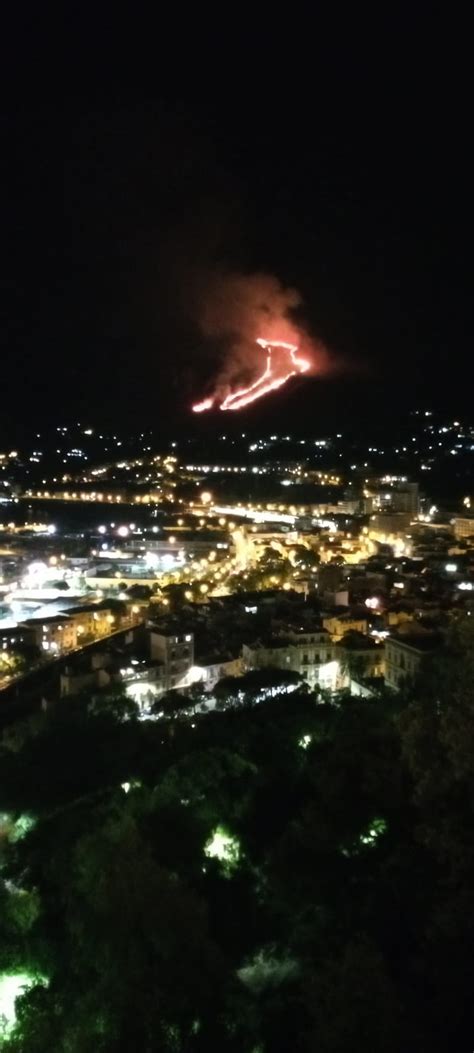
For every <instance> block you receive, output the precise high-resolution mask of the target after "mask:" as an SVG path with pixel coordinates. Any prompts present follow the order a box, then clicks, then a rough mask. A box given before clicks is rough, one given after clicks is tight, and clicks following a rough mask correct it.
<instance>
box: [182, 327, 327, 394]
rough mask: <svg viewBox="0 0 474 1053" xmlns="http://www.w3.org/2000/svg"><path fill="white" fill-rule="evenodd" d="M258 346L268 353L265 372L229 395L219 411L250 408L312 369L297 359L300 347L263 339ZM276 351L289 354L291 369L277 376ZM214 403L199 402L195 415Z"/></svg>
mask: <svg viewBox="0 0 474 1053" xmlns="http://www.w3.org/2000/svg"><path fill="white" fill-rule="evenodd" d="M257 344H259V345H260V347H262V348H263V349H264V351H266V352H267V364H266V367H265V370H264V372H263V373H262V375H261V376H260V377H258V378H257V380H256V381H254V383H253V384H250V385H249V387H247V388H238V389H237V391H234V392H233V394H230V395H227V396H226V398H225V399H224V401H223V402H222V403H221V405H220V406H219V409H221V410H238V409H243V407H244V406H249V405H250V403H251V402H255V401H256V400H257V399H260V398H262V396H263V395H268V393H269V392H270V391H277V389H278V388H281V387H283V384H286V382H287V380H289V379H290V377H295V376H296V375H297V374H298V373H306V372H307V370H308V369H310V366H311V363H310V362H308V361H307V359H305V358H299V357H297V354H296V353H297V351H298V347H297V345H296V344H287V343H285V341H283V340H263V339H262V338H261V337H259V339H258V340H257ZM274 349H277V350H278V351H287V352H288V359H289V361H288V366H290V367H291V368H289V369H287V372H283V373H280V372H278V373H277V374H276V375H275V370H274V368H273V365H272V351H273V350H274ZM214 401H215V400H214V398H207V399H203V401H202V402H197V403H196V404H195V405H194V406H193V411H194V413H203V412H204V410H208V409H211V408H212V406H213V405H214Z"/></svg>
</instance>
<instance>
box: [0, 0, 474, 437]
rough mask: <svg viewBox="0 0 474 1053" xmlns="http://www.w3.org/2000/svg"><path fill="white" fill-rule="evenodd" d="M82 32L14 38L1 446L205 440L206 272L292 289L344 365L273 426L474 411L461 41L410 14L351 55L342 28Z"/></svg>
mask: <svg viewBox="0 0 474 1053" xmlns="http://www.w3.org/2000/svg"><path fill="white" fill-rule="evenodd" d="M73 11H74V12H75V8H73ZM336 14H337V13H336ZM85 17H86V16H84V18H85ZM84 18H83V17H81V14H80V13H79V11H77V12H76V22H75V24H73V25H72V26H69V27H66V26H63V27H61V26H59V27H58V26H57V25H56V26H55V27H54V32H53V31H52V32H51V33H50V32H49V31H48V27H45V26H44V25H43V26H42V27H41V34H40V37H39V38H37V37H36V36H35V33H36V30H35V27H31V26H29V27H28V32H27V33H26V34H25V27H24V26H17V25H16V26H14V27H13V26H12V34H11V39H10V45H11V46H9V45H8V38H7V43H6V45H5V50H6V55H5V62H6V73H5V72H4V76H5V78H6V79H5V90H4V91H3V92H2V98H1V102H0V111H1V129H2V140H3V150H2V153H3V156H4V166H3V180H4V186H3V192H2V213H3V215H2V257H3V267H2V301H3V303H2V315H3V323H2V365H3V369H2V379H3V399H2V413H3V430H4V431H8V428H9V426H10V424H14V425H15V428H16V430H18V427H20V428H21V426H22V425H23V422H25V423H26V424H29V423H30V422H31V421H32V420H35V421H36V420H38V421H40V420H48V419H49V420H51V421H52V422H53V423H54V422H55V421H56V419H58V420H61V421H67V420H69V419H75V418H77V419H81V420H82V421H84V420H86V419H87V420H88V421H89V422H91V423H94V421H97V420H98V419H99V418H101V419H106V420H110V421H114V420H116V419H122V420H124V421H125V422H126V423H127V422H128V421H130V424H131V425H132V426H134V427H135V425H136V424H137V423H143V424H145V425H154V426H159V427H162V428H163V429H164V430H166V429H167V428H173V427H177V426H179V427H186V424H187V422H188V417H187V412H186V407H187V405H188V403H189V401H190V400H192V399H193V398H194V397H195V396H199V395H200V394H201V393H202V390H203V388H204V386H205V384H206V382H207V380H208V379H209V377H210V376H211V375H212V372H213V370H214V368H215V365H216V362H215V354H216V352H215V348H213V347H211V346H210V345H209V343H208V342H207V341H205V340H203V338H202V336H201V335H200V334H199V332H198V330H197V328H196V326H195V325H194V324H193V321H192V319H191V316H190V312H189V310H188V300H189V297H188V293H189V289H188V288H187V283H188V280H189V273H190V270H192V271H194V272H199V270H200V268H202V269H203V270H205V269H206V268H207V267H209V266H212V267H217V268H233V269H237V270H239V271H242V272H244V273H247V272H252V271H254V270H265V271H268V272H269V273H271V274H274V275H276V276H277V277H278V278H279V279H280V280H281V281H282V282H283V283H284V284H290V285H292V286H296V287H297V288H298V289H299V290H300V291H301V293H302V296H303V298H304V302H305V317H306V322H307V324H308V326H309V327H310V329H312V331H313V332H314V333H315V334H316V335H317V336H319V337H320V338H322V339H323V340H324V341H325V343H326V344H327V345H328V347H329V349H330V351H331V352H332V356H333V359H334V362H335V363H337V372H336V373H335V375H334V377H332V378H331V379H330V380H327V381H324V382H322V381H320V382H318V381H305V382H302V381H301V382H297V383H296V387H295V388H294V390H293V391H292V392H291V393H290V395H289V396H286V395H285V396H284V397H283V396H278V397H277V398H278V405H277V404H275V405H276V407H277V409H278V413H280V412H281V411H282V410H284V411H285V412H287V413H288V415H289V418H290V419H291V418H292V417H293V418H295V419H296V418H297V419H298V422H299V424H300V425H301V424H302V423H303V425H305V424H307V426H308V427H312V425H313V422H314V420H315V419H317V418H319V417H320V416H324V414H326V416H327V415H328V414H330V416H331V420H332V417H333V415H334V414H336V416H337V414H339V415H341V416H345V415H346V414H349V415H351V414H352V416H353V417H354V416H355V418H357V413H358V412H360V413H366V412H367V411H370V407H371V406H374V407H376V408H377V411H379V412H381V413H383V414H386V415H387V419H390V415H391V414H395V415H396V414H398V413H399V412H401V411H402V410H403V409H404V408H408V407H410V406H412V405H417V404H418V403H419V402H420V403H422V404H423V405H430V404H432V405H437V406H438V407H439V408H440V409H444V408H446V409H449V410H451V409H457V408H458V407H459V412H461V410H464V411H465V410H467V409H468V407H469V403H470V397H471V392H470V388H469V384H468V382H467V369H468V364H469V359H470V354H471V339H472V322H471V300H472V281H471V270H472V269H471V240H472V204H471V200H472V174H473V173H472V163H471V161H470V150H471V145H470V140H471V114H470V102H469V94H470V91H472V84H471V83H470V77H469V73H468V72H467V70H468V66H467V60H468V58H469V56H468V54H467V53H466V48H465V47H464V45H463V37H464V32H463V27H462V26H460V25H454V24H450V22H449V20H448V21H447V22H446V19H445V18H443V17H442V16H441V15H440V17H439V19H437V18H436V16H432V18H431V20H430V19H428V18H427V17H426V15H425V16H424V17H423V18H420V21H419V23H418V24H416V25H415V24H414V22H413V16H412V15H410V14H409V9H408V8H407V11H406V13H405V14H404V12H403V10H402V9H401V10H400V12H399V15H398V16H395V17H394V18H393V21H392V22H386V23H383V24H382V23H381V22H379V24H376V25H374V24H370V26H369V25H368V26H364V25H362V24H360V23H359V22H354V25H353V26H346V32H345V34H344V38H343V39H342V38H341V34H340V28H339V27H338V26H337V22H338V18H337V17H336V18H335V21H334V26H333V27H331V28H328V27H327V26H325V27H324V31H322V30H321V31H319V30H318V26H315V25H313V24H310V23H305V22H304V20H303V21H302V20H301V17H300V18H299V19H298V21H297V22H296V21H295V22H294V23H290V25H289V26H287V25H286V24H284V23H278V24H276V25H275V24H274V23H271V24H269V25H268V26H267V25H265V24H263V25H261V26H256V25H255V24H254V22H252V23H251V24H250V26H246V25H240V26H237V27H233V26H219V25H216V24H214V25H213V26H212V28H210V29H209V30H208V29H207V28H206V27H203V26H202V25H201V26H199V24H198V25H197V26H196V27H193V26H191V25H187V27H186V28H187V35H186V40H185V41H183V39H182V37H181V36H180V34H179V32H177V31H176V29H175V30H173V31H171V30H169V29H168V30H167V31H165V30H164V29H163V27H162V28H161V31H160V32H159V33H158V36H156V35H155V36H153V35H152V37H151V40H148V41H147V40H146V38H147V31H146V27H143V26H142V27H141V30H140V33H139V34H138V46H137V47H133V49H132V48H131V47H128V46H127V32H128V28H129V27H128V24H127V22H126V21H124V22H123V23H122V24H121V26H120V27H119V38H120V47H118V48H117V47H115V45H114V44H113V43H112V40H111V38H109V25H108V24H105V18H104V24H103V25H97V22H95V23H94V25H93V27H92V26H91V24H90V23H89V22H88V21H87V19H86V21H84ZM135 28H136V27H135ZM92 29H93V32H92ZM194 33H196V34H197V36H194ZM150 34H151V27H150ZM91 38H92V39H93V46H92V47H89V45H90V39H91ZM20 43H21V47H20V46H19V44H20ZM140 45H143V46H140ZM150 45H151V46H150ZM58 56H59V61H58ZM144 71H145V74H146V75H145V76H143V73H144ZM282 398H283V401H282ZM338 407H339V408H338ZM252 412H253V416H252V420H253V422H254V423H255V421H256V420H257V416H256V411H255V410H254V411H252ZM334 420H335V423H336V424H337V425H338V427H340V426H342V423H343V421H342V420H336V417H335V418H334ZM189 424H190V426H195V425H196V421H195V419H194V420H193V422H192V424H191V422H189Z"/></svg>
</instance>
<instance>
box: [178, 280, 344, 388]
mask: <svg viewBox="0 0 474 1053" xmlns="http://www.w3.org/2000/svg"><path fill="white" fill-rule="evenodd" d="M195 303H196V315H197V321H198V324H199V327H200V329H201V332H202V334H203V336H205V337H207V338H211V339H212V340H214V341H216V343H217V344H218V346H219V349H220V351H221V353H222V356H223V363H222V366H221V368H220V370H219V372H218V375H217V378H216V381H215V386H214V394H215V395H217V396H223V397H224V396H225V395H227V394H228V393H229V391H231V390H232V389H233V388H234V387H235V386H236V385H239V384H242V383H249V382H252V381H253V380H255V378H256V377H257V376H258V375H259V374H260V373H261V372H262V369H263V368H264V365H265V354H264V352H263V350H262V348H261V346H259V345H258V344H257V343H256V341H257V340H259V339H262V338H263V340H266V341H267V342H269V343H271V342H272V341H275V342H276V341H280V342H281V341H284V342H286V343H288V344H295V345H297V347H298V349H299V351H301V352H303V353H304V356H305V358H306V359H307V360H309V362H310V364H311V369H312V370H313V371H314V370H316V371H318V372H319V371H320V370H322V368H323V367H324V364H325V352H324V349H323V347H322V346H321V345H320V344H319V343H317V342H316V341H314V340H312V339H310V338H309V336H308V334H307V333H306V332H305V330H304V328H303V326H302V324H301V323H300V321H299V319H298V313H299V312H298V309H299V308H300V307H301V305H302V298H301V296H300V293H299V292H298V291H297V290H296V289H292V288H285V287H284V286H283V285H282V284H281V283H280V282H279V281H278V279H277V278H275V277H273V276H272V275H269V274H249V275H242V274H236V273H227V274H216V273H214V274H211V275H209V274H208V275H207V277H206V280H205V282H204V283H202V284H201V286H200V289H199V293H198V295H197V298H196V302H195Z"/></svg>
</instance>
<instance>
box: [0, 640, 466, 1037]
mask: <svg viewBox="0 0 474 1053" xmlns="http://www.w3.org/2000/svg"><path fill="white" fill-rule="evenodd" d="M473 673H474V653H473V648H472V635H471V633H470V632H468V630H467V629H466V628H462V629H460V630H459V631H458V632H457V633H456V635H455V636H454V637H453V639H452V641H451V645H450V648H449V649H448V651H447V653H446V654H445V655H444V656H443V658H442V659H439V661H438V663H437V665H436V666H435V667H434V668H433V669H432V671H431V673H426V674H425V675H424V676H423V678H422V679H421V680H420V682H419V683H418V684H416V685H414V686H413V688H412V689H410V691H409V692H407V694H406V696H405V697H399V698H397V699H393V698H390V697H388V696H387V697H382V698H380V699H377V700H360V699H339V700H338V701H337V703H336V702H327V701H326V702H321V701H319V702H318V704H316V701H315V699H314V698H313V696H311V695H309V694H307V693H304V692H303V691H299V690H296V691H294V692H293V693H291V694H287V693H281V694H277V695H276V696H275V697H273V698H269V699H268V700H267V701H263V702H259V703H258V704H257V703H255V702H254V701H252V699H254V697H255V696H254V695H252V694H251V693H250V694H249V696H248V698H247V699H244V701H243V702H242V700H240V702H239V704H236V703H235V700H234V704H232V703H231V704H230V708H227V709H225V708H224V709H221V710H218V711H216V712H214V713H209V714H207V715H205V716H199V715H195V714H193V715H191V716H186V715H184V716H183V713H182V711H181V712H180V709H179V707H176V709H175V711H174V712H171V711H170V713H169V715H168V716H167V717H166V719H164V720H163V719H159V720H155V721H149V722H142V721H139V720H138V719H137V716H136V713H135V711H134V708H133V706H132V705H131V704H128V703H126V702H124V700H122V699H120V698H118V699H102V700H100V699H99V700H96V701H95V702H93V701H91V700H89V699H84V698H82V699H76V700H65V701H64V702H62V703H60V704H59V705H58V706H57V707H56V708H54V709H52V710H51V711H50V712H48V713H46V714H44V716H42V717H41V720H40V722H39V725H38V726H37V727H35V729H34V732H33V733H30V734H27V735H23V734H18V735H17V736H16V738H15V737H14V736H12V737H11V738H10V741H9V747H8V748H6V747H5V748H4V749H3V752H2V755H1V758H0V761H1V764H0V773H1V774H0V811H1V812H2V813H3V814H2V816H1V817H0V822H1V830H0V832H1V834H2V839H1V845H2V848H1V852H2V857H1V862H2V872H1V878H2V880H1V883H0V926H1V943H0V954H1V962H0V970H1V974H2V975H1V977H0V1012H1V1011H2V1008H1V1007H2V1004H6V1001H5V999H6V995H5V998H4V1001H3V1003H2V984H3V990H4V992H7V993H8V992H10V994H11V992H12V991H13V992H14V993H15V992H16V993H18V991H17V989H16V988H15V977H16V978H17V979H18V978H20V979H21V977H24V976H27V977H29V981H28V983H29V984H31V986H30V987H29V989H28V990H26V993H24V994H22V995H20V997H18V998H17V1001H16V1023H13V1016H12V1015H11V1017H10V1019H9V1020H8V1019H7V1013H6V1012H5V1011H4V1016H5V1028H4V1038H3V1045H2V1049H3V1050H4V1051H5V1053H44V1051H46V1050H48V1051H49V1050H51V1051H58V1053H82V1051H91V1050H94V1051H95V1053H130V1051H132V1050H133V1051H134V1050H137V1051H140V1053H152V1051H164V1053H185V1051H186V1053H188V1051H189V1053H198V1051H199V1053H201V1051H214V1050H216V1051H223V1053H224V1051H235V1053H287V1051H288V1053H289V1051H291V1053H309V1051H311V1053H312V1051H314V1053H316V1051H317V1053H343V1051H344V1053H346V1051H348V1050H351V1051H352V1053H353V1051H359V1050H361V1051H362V1050H364V1051H371V1053H378V1051H384V1053H391V1051H395V1050H403V1051H405V1050H407V1051H408V1050H417V1053H425V1051H426V1053H428V1051H430V1053H433V1051H435V1053H436V1051H440V1053H441V1051H443V1053H444V1051H447V1050H454V1051H464V1050H470V1049H471V1048H472V1036H473V1035H474V1006H473V1003H472V997H471V975H470V974H471V964H472V956H473V949H474V880H473V879H474V839H473V829H474V778H473V777H474V698H473V686H472V685H473V683H474V677H473ZM231 698H232V694H231ZM25 986H28V984H25ZM12 1004H13V1005H14V1001H13V1003H12ZM0 1044H1V1043H0Z"/></svg>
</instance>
